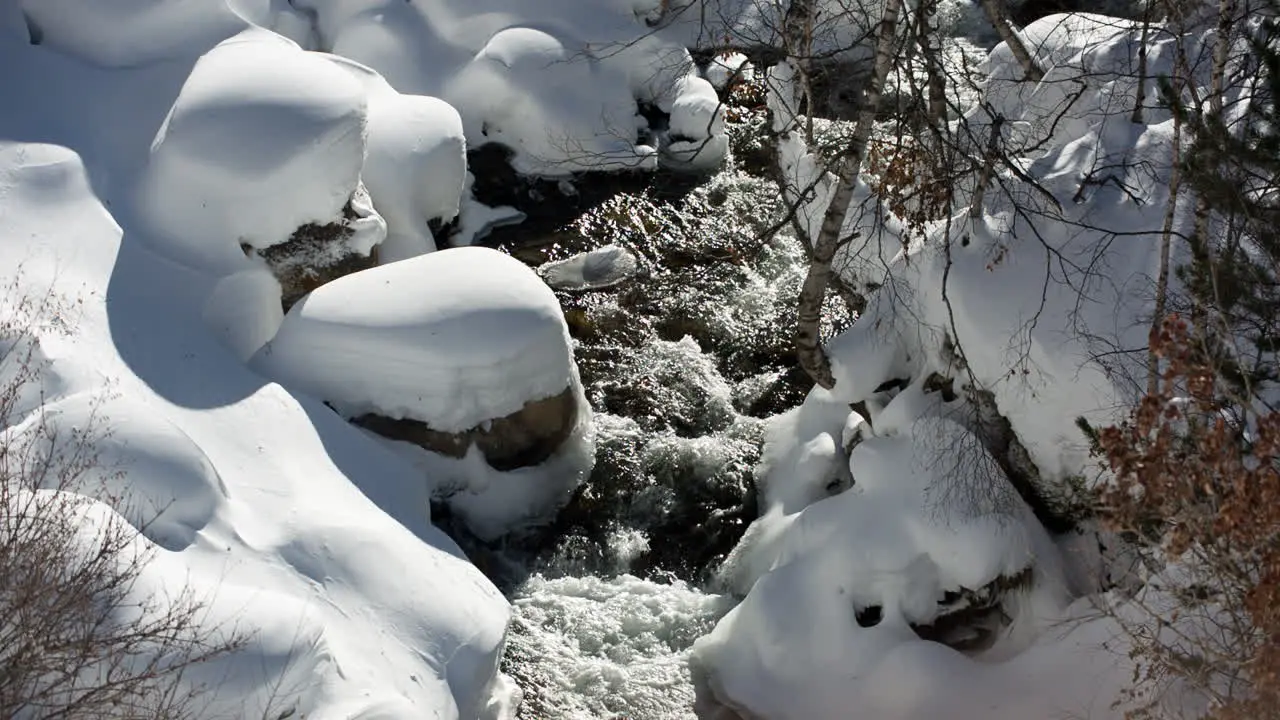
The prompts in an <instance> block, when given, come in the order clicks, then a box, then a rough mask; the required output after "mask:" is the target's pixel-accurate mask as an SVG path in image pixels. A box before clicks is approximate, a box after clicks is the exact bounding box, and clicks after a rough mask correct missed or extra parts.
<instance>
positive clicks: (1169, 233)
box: [1147, 70, 1182, 395]
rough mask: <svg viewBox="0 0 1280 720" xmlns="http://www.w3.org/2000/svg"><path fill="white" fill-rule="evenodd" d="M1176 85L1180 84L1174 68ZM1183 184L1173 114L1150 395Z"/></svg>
mask: <svg viewBox="0 0 1280 720" xmlns="http://www.w3.org/2000/svg"><path fill="white" fill-rule="evenodd" d="M1174 73H1175V80H1174V87H1175V88H1176V87H1177V86H1178V84H1179V81H1178V79H1176V74H1177V70H1175V71H1174ZM1181 187H1182V120H1181V119H1180V118H1179V117H1178V115H1177V114H1175V115H1174V116H1173V169H1172V170H1171V171H1170V175H1169V203H1168V206H1167V207H1166V208H1165V213H1164V227H1162V228H1161V232H1160V269H1159V271H1158V272H1157V274H1156V301H1155V308H1154V309H1153V310H1152V317H1151V333H1150V336H1149V342H1148V343H1147V394H1148V395H1155V393H1156V391H1157V390H1158V389H1159V387H1160V385H1159V383H1160V359H1159V357H1157V356H1156V351H1155V345H1156V339H1157V338H1158V337H1159V336H1160V327H1161V325H1162V324H1163V323H1164V316H1165V312H1166V308H1167V307H1168V303H1169V246H1170V245H1171V244H1172V242H1173V223H1174V220H1175V216H1176V215H1177V213H1178V190H1179V189H1180V188H1181Z"/></svg>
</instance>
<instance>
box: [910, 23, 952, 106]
mask: <svg viewBox="0 0 1280 720" xmlns="http://www.w3.org/2000/svg"><path fill="white" fill-rule="evenodd" d="M937 11H938V0H920V5H919V7H918V8H917V9H916V45H917V46H918V47H919V48H920V53H921V54H922V55H924V67H925V75H926V77H927V80H928V83H929V122H930V123H934V124H939V123H943V122H946V119H947V80H946V76H945V75H944V74H943V71H942V62H941V61H940V60H939V59H938V58H939V57H940V56H941V55H942V50H941V48H939V47H938V44H937V43H938V35H937V33H935V32H934V31H933V16H934V14H935V13H936V12H937Z"/></svg>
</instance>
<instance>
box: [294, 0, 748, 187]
mask: <svg viewBox="0 0 1280 720" xmlns="http://www.w3.org/2000/svg"><path fill="white" fill-rule="evenodd" d="M296 5H297V6H298V7H299V8H300V9H302V10H305V11H308V12H312V13H314V16H315V18H316V28H317V29H318V31H319V46H320V47H322V48H324V49H326V50H329V51H331V52H333V53H335V54H338V55H342V56H343V57H347V58H350V59H352V60H355V61H358V62H360V63H363V64H365V65H368V66H369V67H371V68H373V69H375V70H377V71H378V72H379V73H381V74H382V75H383V76H385V77H386V78H387V81H388V82H390V84H391V85H392V86H393V87H394V88H395V89H396V90H398V91H400V92H402V93H410V94H415V95H430V96H436V97H440V98H442V99H444V100H446V101H447V102H449V103H450V104H452V105H453V106H455V107H456V108H457V109H458V111H459V113H460V114H461V115H462V118H463V121H464V126H465V128H466V134H467V139H468V143H469V145H471V146H473V147H474V146H479V145H482V144H484V143H485V142H490V141H494V142H501V143H503V144H505V145H507V146H509V147H511V148H512V149H513V150H515V157H514V158H513V162H514V164H515V165H516V167H517V169H519V170H521V171H523V172H528V173H534V174H542V175H563V174H567V173H571V172H577V171H582V170H618V169H646V168H647V169H651V168H653V167H655V166H656V164H657V163H658V162H659V157H658V154H657V152H656V148H655V146H654V145H653V144H652V142H651V141H649V140H647V139H644V138H642V133H641V132H639V131H640V130H641V129H643V128H646V126H647V122H646V121H645V119H644V118H643V117H640V116H638V115H637V109H638V106H637V103H638V102H643V103H652V104H653V105H655V106H657V107H658V108H659V109H661V110H662V111H664V112H669V111H671V106H672V102H673V101H674V100H675V99H676V97H677V96H678V95H680V94H681V93H682V90H681V89H680V88H679V87H677V84H680V83H685V82H686V81H687V79H688V78H694V79H697V78H696V69H695V68H694V67H693V62H692V59H691V58H690V56H689V52H688V51H687V50H686V43H685V42H684V40H683V36H684V32H683V31H680V32H676V33H675V34H671V33H668V32H667V31H666V30H661V29H660V30H655V29H651V28H649V27H647V26H646V25H645V24H644V23H643V22H642V20H643V18H644V16H645V15H646V14H647V13H648V12H649V10H651V9H652V8H651V7H650V5H651V3H643V4H641V5H637V4H636V3H632V2H625V1H622V2H611V1H603V0H602V1H598V2H570V1H569V0H549V1H547V2H540V3H538V4H537V6H536V7H535V6H528V7H525V6H519V5H515V4H512V3H509V2H504V0H483V1H482V2H467V1H465V0H434V1H433V2H426V3H422V2H418V3H404V2H400V1H399V0H394V1H393V0H298V2H297V3H296ZM695 95H696V96H700V97H704V98H705V95H700V94H696V93H695ZM689 102H690V103H691V104H692V105H694V106H700V105H701V101H700V100H698V99H697V97H695V96H691V97H690V98H689ZM682 114H683V115H687V116H689V115H697V116H698V117H697V118H696V120H697V121H701V120H704V119H705V118H703V117H701V115H702V114H705V113H704V112H703V110H701V109H691V110H689V111H682ZM687 124H688V125H690V126H691V127H692V126H693V125H694V124H695V121H691V122H689V123H687ZM706 126H707V123H705V122H703V123H701V124H700V125H698V127H701V128H703V130H702V131H700V132H699V133H698V134H695V135H693V136H692V137H693V138H698V139H704V140H706V139H707V138H708V137H710V140H708V141H705V142H702V143H701V146H703V147H705V148H706V150H705V151H704V152H703V153H701V154H700V155H698V156H697V157H696V158H693V154H692V153H691V152H689V148H684V149H683V150H682V151H681V152H678V153H677V154H676V155H675V156H674V160H675V161H676V162H678V163H682V164H683V163H687V162H688V161H689V160H690V159H696V160H697V161H698V163H699V164H700V165H703V166H712V165H714V164H716V163H718V162H719V161H720V160H722V159H723V148H722V144H723V143H722V136H721V134H716V135H714V136H708V135H707V133H706V131H705V127H706ZM681 142H688V139H687V138H686V139H684V140H682V141H681Z"/></svg>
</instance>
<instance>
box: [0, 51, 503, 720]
mask: <svg viewBox="0 0 1280 720" xmlns="http://www.w3.org/2000/svg"><path fill="white" fill-rule="evenodd" d="M5 42H6V40H4V39H0V47H2V46H3V44H4V43H5ZM5 49H6V50H8V49H11V48H5ZM23 50H24V51H27V52H30V53H31V55H28V56H27V57H28V58H29V57H32V56H37V54H38V53H47V52H48V51H47V50H44V49H41V48H35V49H29V50H28V49H27V48H26V47H24V48H23ZM60 66H61V67H64V68H66V73H67V75H66V76H65V77H59V76H57V75H53V74H51V77H48V78H45V80H46V82H47V83H48V84H53V83H55V82H66V83H68V84H69V83H70V82H73V81H75V82H80V83H83V82H101V81H102V77H103V76H102V75H101V74H98V73H97V72H96V71H94V70H93V69H92V68H86V67H85V66H83V65H80V64H73V63H65V62H63V63H62V64H61V65H60ZM29 71H30V67H29V66H28V65H12V66H11V65H8V64H5V63H0V76H6V75H9V76H12V75H15V74H18V73H25V72H29ZM6 80H11V77H6ZM6 87H10V88H14V87H17V88H20V89H21V86H20V85H19V84H18V83H13V82H9V83H8V84H6ZM11 99H13V100H14V102H15V106H14V107H15V108H23V109H24V110H29V111H31V112H33V113H34V114H35V115H36V117H48V114H47V113H48V111H49V109H50V106H49V105H44V104H42V103H45V102H47V98H46V96H45V95H43V94H41V93H37V92H33V93H26V92H23V93H22V94H18V95H15V96H14V97H12V98H11ZM94 107H95V108H97V107H98V106H94ZM0 115H4V113H0ZM68 119H69V120H70V119H71V118H68ZM96 120H97V118H96V117H95V116H94V115H93V114H86V115H85V116H84V117H83V118H79V121H80V122H83V123H85V124H87V125H92V124H93V123H94V122H95V121H96ZM98 190H99V188H98V187H97V186H96V185H95V184H93V183H91V182H90V174H89V172H88V171H87V170H86V164H85V163H83V162H82V161H81V159H80V157H79V156H77V154H76V153H75V152H73V151H72V150H70V149H68V148H66V147H62V146H56V145H38V144H25V143H11V142H7V141H0V237H3V238H4V241H3V242H0V283H2V284H3V285H4V287H6V288H9V289H10V292H6V293H4V294H3V297H0V316H3V317H4V318H5V319H6V321H9V320H17V321H22V322H24V323H26V325H27V328H28V329H29V330H31V331H33V332H35V337H36V339H38V345H37V346H36V347H34V348H32V350H33V352H34V357H35V359H37V360H39V361H40V366H39V368H38V369H39V371H40V372H39V377H38V378H37V379H36V380H35V381H33V382H31V383H28V384H29V385H30V386H31V387H29V388H27V391H29V395H30V397H28V393H27V392H24V393H20V397H19V400H20V403H19V404H18V405H17V406H15V407H13V408H12V409H13V411H14V412H9V413H8V414H7V415H8V417H7V418H6V419H7V421H8V422H9V423H14V426H13V427H11V428H9V429H8V430H7V432H21V433H24V434H27V437H31V435H30V434H29V433H32V432H35V433H36V436H37V438H38V437H44V438H46V439H48V437H49V435H50V433H51V432H52V433H53V434H54V435H55V438H56V439H57V441H59V442H67V443H70V444H71V446H75V445H76V444H77V443H78V442H79V440H78V439H83V440H85V441H86V445H85V446H84V448H83V450H84V452H82V453H81V454H80V455H78V456H77V458H78V459H73V458H68V457H67V456H65V455H63V456H62V460H63V461H64V462H63V463H57V462H55V463H54V465H55V466H65V463H66V462H70V463H72V464H73V465H76V466H78V465H80V464H84V463H86V462H88V463H89V464H90V465H93V467H91V468H87V470H88V472H86V473H84V474H77V475H76V476H75V477H74V478H68V479H71V480H74V481H76V482H73V483H72V487H70V488H68V489H69V490H71V491H73V492H75V493H77V494H83V495H85V496H87V497H88V498H89V499H91V500H95V502H92V503H86V505H85V509H86V512H85V513H84V515H83V520H82V522H81V523H80V527H81V528H82V529H83V533H84V535H83V537H84V538H85V539H86V541H87V542H86V546H85V547H86V548H90V549H92V548H94V547H96V546H97V545H98V544H99V543H100V541H101V537H100V533H101V532H103V530H104V529H105V528H107V527H109V525H108V523H113V522H117V521H119V519H120V517H121V516H123V518H124V519H125V520H126V521H129V522H132V523H134V524H135V525H136V526H139V529H140V530H141V533H140V534H138V535H137V536H136V538H134V540H133V542H132V543H131V544H130V545H128V546H126V547H125V548H124V549H123V552H122V555H121V557H122V559H124V560H126V561H129V560H132V559H133V558H135V557H147V558H148V561H147V562H144V563H142V564H141V567H140V568H139V570H140V575H139V577H138V578H137V582H136V583H134V584H133V585H132V586H131V588H129V589H128V590H129V593H130V595H129V600H130V601H131V602H132V601H135V600H136V605H129V604H126V605H125V607H131V608H133V609H131V610H130V611H129V613H130V614H129V618H132V619H133V620H136V621H137V622H151V621H152V620H153V619H154V616H152V615H149V614H148V612H147V610H146V609H147V608H156V607H157V606H159V607H164V605H165V603H166V602H168V601H172V600H175V599H178V598H188V599H191V600H194V601H197V602H198V603H199V605H200V606H201V607H200V610H199V611H198V612H196V613H195V614H194V615H193V616H192V617H191V620H192V625H191V626H190V628H189V629H190V630H191V631H192V632H194V633H195V634H196V636H197V637H198V638H199V639H200V640H206V639H207V640H209V641H211V642H216V641H217V640H218V639H219V638H225V637H228V636H230V635H235V636H238V637H240V638H242V639H243V640H244V643H243V644H242V645H240V646H238V648H237V649H236V651H235V652H232V653H231V654H229V655H226V656H224V657H221V658H219V659H216V660H214V661H213V662H211V663H207V664H200V665H198V666H195V667H189V668H187V671H186V672H184V673H183V674H182V677H181V682H180V684H179V685H178V686H177V687H176V688H175V691H176V692H177V693H179V694H182V695H183V696H185V694H186V693H188V692H192V693H193V694H199V695H200V697H199V700H198V701H197V702H198V706H199V709H200V711H201V714H202V716H205V717H227V718H243V717H267V716H270V717H280V716H281V715H286V716H294V717H312V718H320V717H341V718H365V719H366V720H373V718H383V719H390V718H415V717H439V718H478V719H483V720H506V719H509V718H512V717H514V713H511V712H509V711H506V710H501V709H500V708H499V707H498V706H499V705H502V704H504V703H506V704H507V707H508V708H509V707H510V704H509V703H510V701H511V700H512V699H513V698H515V697H518V691H517V693H515V694H513V692H512V688H511V686H510V684H509V681H507V680H506V679H505V678H504V677H503V676H502V675H501V674H500V673H499V672H498V662H499V658H500V656H501V654H502V648H503V644H504V642H505V637H506V627H507V623H508V620H509V617H510V606H509V605H508V603H507V601H506V600H505V599H504V598H503V596H502V594H501V593H500V592H499V591H498V590H497V588H495V587H494V586H493V585H492V584H491V583H490V582H489V581H488V580H486V578H485V577H484V576H483V575H482V574H481V573H480V571H479V570H477V569H476V567H475V566H474V565H472V564H471V563H469V562H468V561H467V560H466V559H465V558H464V557H463V556H462V552H461V551H460V550H459V548H458V547H457V545H456V544H454V543H453V542H452V541H451V540H450V539H449V538H448V537H447V536H446V535H444V534H443V533H442V532H440V531H439V530H438V529H436V528H435V527H433V526H432V525H431V523H430V521H429V517H428V515H427V511H426V494H425V492H424V488H423V487H422V485H421V483H420V482H417V481H418V480H419V476H418V475H416V474H415V472H414V469H413V467H412V466H410V465H409V464H407V463H405V462H403V461H401V460H400V459H399V458H397V457H396V456H394V455H393V454H391V453H388V452H387V451H386V449H385V448H383V447H380V446H379V445H378V444H376V443H374V442H371V441H370V438H368V437H366V436H365V434H364V433H362V432H360V431H359V430H358V429H355V428H352V427H351V426H349V425H348V424H346V423H344V422H342V421H341V420H339V419H338V418H336V417H334V416H333V415H332V414H331V413H329V412H327V411H326V410H325V408H324V407H323V406H321V405H320V404H319V403H318V402H316V401H314V400H311V399H309V398H306V397H303V396H295V395H290V394H289V393H288V392H286V391H285V389H283V388H281V387H280V386H279V385H275V384H271V383H265V382H263V380H262V378H261V377H260V376H258V375H256V374H254V373H253V372H251V371H250V370H249V369H247V368H246V367H245V366H244V363H242V362H240V360H239V359H237V358H234V357H231V356H230V355H229V354H228V353H227V352H225V350H224V349H223V348H221V347H220V346H219V344H218V343H217V342H216V341H215V339H214V337H213V336H212V333H210V332H209V331H208V329H207V328H206V327H204V326H203V324H202V323H201V322H199V318H200V312H201V303H202V301H203V293H202V292H198V291H199V290H200V289H201V288H200V285H201V283H199V282H192V281H191V278H193V277H195V276H196V275H195V274H194V273H186V272H182V271H176V270H175V268H174V267H173V265H172V263H168V262H164V261H162V260H161V259H159V258H157V257H156V256H155V255H154V253H151V252H146V251H145V248H139V247H136V246H134V247H130V242H131V240H130V239H129V238H128V237H127V236H128V234H129V233H131V232H132V228H128V227H126V228H122V227H121V225H120V224H117V222H116V221H115V219H114V218H113V216H112V215H111V213H110V212H109V211H108V210H107V209H106V208H105V207H104V205H103V203H102V202H101V201H100V200H99V198H98V197H96V196H95V192H96V191H98ZM122 219H123V218H122ZM175 276H176V278H177V279H176V280H175ZM189 286H195V287H194V288H192V287H189ZM193 289H194V290H196V291H197V292H193V291H192V290H193ZM24 298H25V300H24ZM28 321H29V322H28ZM20 327H21V326H20ZM24 352H25V351H24ZM15 357H16V356H14V355H11V356H10V359H11V360H12V359H14V358H15ZM13 365H14V363H12V362H10V363H5V366H4V367H2V368H0V375H3V376H4V380H5V381H9V380H12V379H13V375H12V374H11V371H13V370H14V369H15V368H14V367H13ZM28 400H33V401H34V402H36V403H43V404H46V405H45V407H44V413H43V417H41V415H40V414H38V413H33V414H28V412H29V411H31V410H34V409H35V408H37V407H39V405H38V404H37V405H35V406H34V407H33V406H32V405H31V404H30V403H28V402H27V401H28ZM42 422H47V427H48V430H47V431H40V430H39V429H38V426H39V425H40V424H41V423H42ZM9 439H10V440H12V439H13V436H10V438H9ZM39 457H41V455H31V456H29V457H28V459H27V461H29V462H35V461H37V460H38V458H39ZM72 469H73V470H74V469H75V468H74V467H73V468H72ZM54 470H55V471H56V467H55V468H54ZM46 477H49V476H46ZM54 477H56V472H55V473H54ZM99 501H100V502H99ZM116 513H119V515H117V514H116ZM157 516H158V517H157ZM117 527H119V526H117ZM7 529H8V528H7V527H6V530H7ZM126 529H127V527H126ZM134 551H137V552H139V553H147V555H145V556H144V555H137V556H135V555H133V554H132V553H133V552H134ZM6 580H8V578H7V577H6ZM134 610H136V611H137V612H136V613H135V612H134ZM6 619H7V618H6ZM137 659H138V660H139V661H142V662H146V661H149V660H151V659H152V657H151V656H150V655H149V654H148V650H147V649H146V648H139V654H138V656H137ZM156 660H157V661H158V662H160V663H161V664H163V663H164V662H165V661H166V658H156ZM206 692H207V694H205V693H206ZM134 716H135V717H138V716H146V717H153V716H154V715H153V714H146V715H144V714H142V713H141V712H139V713H135V714H134Z"/></svg>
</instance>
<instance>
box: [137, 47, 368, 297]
mask: <svg viewBox="0 0 1280 720" xmlns="http://www.w3.org/2000/svg"><path fill="white" fill-rule="evenodd" d="M367 107H368V102H367V99H366V92H365V88H364V87H363V86H362V85H361V83H360V82H358V81H357V80H356V79H355V78H354V77H352V75H351V74H349V73H347V72H345V71H344V70H342V69H341V68H340V67H338V66H337V65H335V64H334V63H332V62H330V61H329V60H327V59H326V57H325V56H323V55H320V54H318V53H311V52H306V51H303V50H301V49H299V48H298V47H297V45H295V44H294V43H292V42H291V41H289V40H286V39H284V38H281V37H280V36H278V35H275V34H273V33H269V32H266V31H262V30H251V31H246V32H245V33H242V34H240V35H237V36H236V37H234V38H231V39H229V40H226V41H224V42H222V43H220V44H219V45H218V46H217V47H215V48H214V49H213V50H211V51H209V52H208V53H207V54H205V55H204V56H203V57H201V58H200V60H199V61H198V62H197V63H196V65H195V67H194V68H193V69H192V71H191V74H190V76H189V77H188V78H187V81H186V83H185V84H184V85H183V87H182V91H181V92H180V93H179V95H178V98H177V100H176V101H175V102H174V104H173V108H172V109H171V110H170V112H169V115H168V117H167V118H166V119H165V122H164V125H163V126H162V127H161V128H160V131H159V133H158V134H157V136H156V139H155V142H154V143H153V145H152V150H151V158H150V163H149V166H148V168H147V172H146V177H145V178H144V180H143V187H142V191H141V196H140V197H139V205H140V211H141V214H142V216H143V217H144V218H145V219H146V220H147V221H148V224H149V226H150V229H151V231H152V233H153V235H154V236H155V237H156V241H157V243H158V244H159V245H160V247H159V249H160V250H161V252H163V253H164V254H166V255H168V256H170V257H172V258H173V259H176V260H178V261H180V262H182V263H184V264H187V265H190V266H194V267H197V268H201V269H205V270H209V271H212V272H215V273H219V274H226V273H230V272H235V271H237V270H239V269H242V268H244V267H246V264H247V260H246V258H245V250H243V249H242V246H243V247H247V248H250V249H253V250H266V249H269V248H273V247H274V246H278V245H281V244H283V243H285V242H287V241H289V240H290V238H291V237H292V236H293V234H294V232H295V231H296V230H298V229H299V228H300V227H302V226H307V225H313V226H316V227H330V226H333V227H334V228H335V237H334V239H333V240H332V241H331V242H327V244H326V245H325V247H324V248H321V249H319V250H320V251H321V254H322V255H323V254H325V253H328V254H336V255H338V256H344V255H356V256H363V257H368V256H369V254H370V252H371V251H372V250H373V248H374V246H376V245H377V244H378V243H380V242H382V240H383V238H384V237H385V234H386V226H385V223H383V221H382V219H381V218H380V217H378V216H377V215H376V214H375V213H373V212H372V209H371V208H364V212H363V213H361V212H360V208H358V207H355V206H356V205H358V204H359V202H358V198H359V195H362V194H363V190H362V188H361V183H360V171H361V166H362V164H363V163H364V154H365V132H366V122H367ZM353 197H354V198H355V199H356V202H354V203H353ZM315 259H316V260H318V261H320V262H326V261H328V262H332V261H333V260H335V258H333V257H317V258H315Z"/></svg>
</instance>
